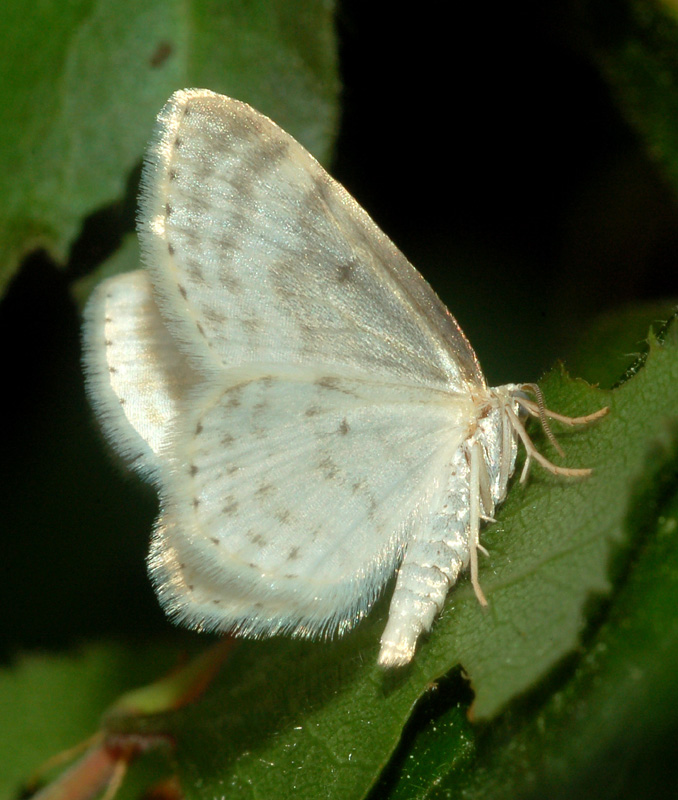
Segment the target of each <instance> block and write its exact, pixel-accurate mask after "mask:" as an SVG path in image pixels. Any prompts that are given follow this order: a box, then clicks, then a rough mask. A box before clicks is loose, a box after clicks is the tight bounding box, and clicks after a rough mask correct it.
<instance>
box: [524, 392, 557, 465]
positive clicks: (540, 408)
mask: <svg viewBox="0 0 678 800" xmlns="http://www.w3.org/2000/svg"><path fill="white" fill-rule="evenodd" d="M521 389H524V390H525V391H530V392H532V394H534V396H535V398H536V400H537V413H536V414H535V412H534V403H532V402H531V401H530V400H527V399H526V398H524V397H520V395H517V396H516V400H517V401H518V403H519V404H520V405H521V406H522V407H523V408H525V409H526V410H527V411H528V412H530V413H531V414H532V415H533V416H538V417H539V421H540V422H541V427H542V428H543V430H544V433H545V434H546V436H547V438H548V440H549V441H550V442H551V444H552V445H553V446H554V447H555V448H556V451H557V453H558V455H559V456H561V457H563V458H564V457H565V451H564V450H563V448H562V447H561V446H560V444H559V442H558V440H557V439H556V437H555V435H554V433H553V431H552V430H551V426H550V425H549V421H548V418H547V417H548V412H547V410H546V405H545V404H544V395H543V394H542V391H541V389H540V388H539V387H538V386H537V384H536V383H524V384H523V385H522V386H521Z"/></svg>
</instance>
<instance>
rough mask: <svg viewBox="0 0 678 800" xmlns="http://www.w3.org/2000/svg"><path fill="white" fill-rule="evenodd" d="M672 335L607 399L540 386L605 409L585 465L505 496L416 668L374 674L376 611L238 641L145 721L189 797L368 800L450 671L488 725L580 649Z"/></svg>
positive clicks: (630, 495) (631, 492) (675, 397)
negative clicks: (293, 633) (169, 746)
mask: <svg viewBox="0 0 678 800" xmlns="http://www.w3.org/2000/svg"><path fill="white" fill-rule="evenodd" d="M672 331H673V332H672V333H670V336H669V338H668V340H667V342H666V343H665V344H663V345H659V344H658V343H652V345H651V350H650V353H649V356H648V360H647V362H646V364H645V366H644V368H643V369H641V370H640V372H639V373H638V374H637V375H636V376H635V377H634V378H633V379H632V380H629V381H628V382H627V383H626V384H624V385H623V386H621V387H620V388H619V389H617V390H615V391H614V392H608V393H603V392H600V391H598V390H594V389H592V388H590V387H588V386H586V385H585V384H584V383H583V382H581V381H572V380H570V379H568V378H567V376H565V375H564V374H563V373H562V372H554V373H552V374H551V375H550V376H549V377H548V379H547V380H546V381H545V382H544V389H545V393H546V397H547V402H548V404H549V406H550V407H553V408H557V409H558V410H559V411H561V412H564V413H571V414H574V413H577V412H585V411H591V410H595V409H597V408H599V407H600V406H601V405H602V404H603V402H604V401H607V402H609V404H610V407H611V412H610V415H609V417H607V418H605V419H603V420H602V421H600V422H599V423H597V424H596V425H595V426H592V427H591V428H590V429H588V430H584V431H578V432H568V433H567V434H566V435H563V436H562V437H561V439H562V444H563V445H564V447H565V448H566V450H567V452H568V464H573V465H588V466H592V467H594V469H595V474H594V475H593V476H592V477H591V478H590V479H588V480H576V481H573V480H569V481H568V480H566V479H563V478H557V477H555V476H552V475H547V474H544V473H543V472H540V471H538V470H537V469H536V468H535V469H534V470H533V472H532V476H531V479H530V482H529V484H528V486H526V487H521V486H514V487H513V489H512V491H511V492H510V496H509V498H508V500H507V502H506V504H505V505H504V507H503V509H502V512H501V514H500V516H499V522H498V524H497V525H496V526H494V527H493V528H492V529H489V530H488V531H487V532H486V533H485V535H484V536H483V541H484V542H485V544H486V545H487V546H488V548H489V549H490V552H491V557H490V560H489V563H486V564H484V565H482V567H481V574H480V577H481V582H482V584H483V587H484V590H485V592H486V594H487V596H488V599H489V602H490V607H489V610H487V611H484V610H483V609H482V608H480V607H479V606H478V603H477V601H476V600H475V598H474V597H473V593H472V591H471V589H470V586H469V585H468V582H467V581H466V580H463V581H462V582H461V583H460V585H459V586H458V587H456V588H455V589H453V591H452V592H451V594H450V597H449V599H448V603H447V606H446V608H445V611H444V613H443V615H442V618H441V619H439V620H438V621H437V622H436V624H435V626H434V629H433V632H432V634H431V636H430V638H429V640H428V641H427V642H424V643H422V645H421V646H420V648H419V651H418V653H417V655H416V656H415V659H414V662H413V664H412V665H411V667H410V668H408V669H406V670H404V671H402V672H399V673H398V672H395V673H387V674H384V673H383V672H382V671H380V670H379V669H378V668H377V667H376V655H377V649H378V637H379V633H380V630H381V628H382V626H383V623H384V619H383V615H384V613H385V605H384V604H382V606H381V608H380V610H379V611H377V612H376V613H375V614H373V615H371V617H370V618H369V619H368V621H367V622H366V623H365V624H363V625H361V626H360V627H359V628H358V630H357V631H355V632H354V633H353V634H351V635H349V636H348V637H346V638H345V639H344V640H343V641H339V642H332V643H319V644H309V643H303V642H293V641H286V640H271V641H265V642H243V643H242V644H241V645H240V646H239V648H238V649H237V651H236V653H235V654H234V656H233V657H232V659H231V661H230V662H229V664H228V665H227V667H226V668H225V670H224V672H223V674H222V675H221V677H220V679H219V681H218V682H217V683H216V684H215V686H214V687H213V688H212V690H211V691H210V692H209V693H208V694H207V695H206V696H205V698H204V699H203V700H202V701H201V702H200V703H198V704H196V705H195V706H192V707H190V708H187V709H186V710H184V711H181V712H178V713H177V714H174V715H171V716H160V717H156V718H154V719H152V720H146V721H145V722H144V726H148V725H150V729H151V730H152V729H157V730H169V731H171V733H172V734H173V735H174V736H175V737H176V740H177V761H178V765H179V772H180V776H181V779H182V784H183V786H184V790H185V791H186V793H187V796H188V797H194V798H204V797H211V796H213V795H214V793H216V792H219V794H220V796H222V795H223V796H224V797H226V798H228V797H248V796H255V795H256V796H259V795H263V796H266V797H272V798H274V797H284V796H286V795H289V794H290V793H292V792H294V793H295V796H300V797H317V796H319V793H321V792H322V796H323V797H327V798H332V797H342V798H358V797H363V796H364V795H365V793H366V792H367V791H368V789H369V788H370V786H372V785H373V784H374V783H375V781H376V780H377V778H378V776H379V774H380V772H381V771H382V769H383V767H384V766H385V764H386V763H387V762H388V760H389V758H390V757H391V755H392V753H393V752H394V749H395V748H396V746H397V744H398V741H399V739H400V736H401V733H402V730H403V728H404V726H405V724H406V722H407V720H408V718H409V716H410V714H411V713H412V709H413V708H414V706H415V705H416V703H417V701H418V699H419V698H421V697H422V696H424V695H425V694H426V692H427V691H428V690H429V689H430V687H431V686H433V685H434V684H435V682H436V680H437V679H439V678H440V677H441V676H443V675H445V674H446V673H448V672H449V671H450V670H451V669H452V668H453V667H454V666H455V665H457V664H459V663H461V665H462V667H463V668H464V670H465V672H466V673H467V674H468V676H469V678H470V680H471V684H472V687H473V689H474V691H475V694H476V699H475V703H474V706H473V709H472V713H473V717H474V719H475V720H480V719H484V720H489V719H490V718H492V717H494V716H496V715H497V714H498V713H499V712H501V711H502V710H503V709H505V708H506V707H507V705H508V704H509V703H510V702H511V701H512V700H515V699H516V698H517V697H519V696H521V695H524V694H525V693H526V692H529V691H531V690H534V688H535V687H536V686H538V685H539V684H540V682H542V681H543V680H544V679H545V678H546V677H547V676H548V675H550V674H552V672H553V670H554V668H555V667H557V666H559V665H562V664H564V663H565V662H564V659H565V658H566V657H567V656H568V655H570V656H571V654H572V653H574V652H576V650H577V649H578V648H579V646H580V644H581V641H582V635H583V634H584V632H585V631H586V629H587V623H588V621H589V614H588V612H590V610H591V608H592V606H591V599H592V598H593V597H599V598H602V597H604V596H606V595H607V593H608V592H609V591H610V589H611V581H610V565H611V558H612V556H613V555H614V556H615V561H614V563H615V569H614V571H613V574H614V576H619V575H620V574H622V573H623V570H624V569H626V568H627V567H628V554H629V550H628V547H629V545H630V544H631V543H632V542H633V541H634V537H635V536H636V535H638V519H637V518H638V514H639V512H642V513H644V511H645V506H644V504H643V503H642V502H641V501H640V500H639V498H642V497H644V496H646V494H647V492H650V491H651V489H652V485H653V480H654V479H655V477H656V476H655V475H654V473H648V470H647V459H648V455H649V454H650V453H652V452H653V448H655V447H656V443H657V442H658V441H661V440H662V437H663V434H664V433H665V431H666V424H667V420H669V419H672V418H675V416H676V409H678V345H677V343H676V338H677V337H676V335H675V329H672ZM664 438H665V437H664ZM671 453H672V456H673V455H675V453H674V452H673V450H671ZM639 502H640V506H639ZM599 602H600V601H599ZM133 726H134V725H133ZM145 729H146V730H148V728H147V727H145ZM465 733H466V732H464V731H461V729H459V728H458V729H457V732H456V734H455V738H454V741H453V742H452V743H451V750H450V752H451V753H452V754H455V753H456V755H452V759H453V760H454V759H459V760H460V762H463V761H464V758H465V757H466V755H467V754H468V741H464V735H465Z"/></svg>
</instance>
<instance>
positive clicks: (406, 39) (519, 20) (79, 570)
mask: <svg viewBox="0 0 678 800" xmlns="http://www.w3.org/2000/svg"><path fill="white" fill-rule="evenodd" d="M368 5H369V6H370V8H369V9H366V6H368ZM469 5H470V7H461V6H457V5H450V6H446V7H445V9H446V10H445V13H444V14H443V13H440V14H436V13H433V12H430V11H429V7H430V6H429V4H426V5H425V6H423V10H422V11H421V12H419V11H418V10H417V9H416V8H408V9H407V10H403V11H395V10H394V9H393V8H390V10H389V11H388V12H387V13H384V14H377V13H375V11H374V8H373V5H372V4H366V3H364V2H360V0H351V1H350V2H344V3H342V4H341V8H340V9H339V12H338V23H339V35H340V41H341V64H342V68H341V71H342V77H343V81H344V84H345V85H344V90H343V122H342V127H341V131H340V136H339V140H338V144H337V156H336V161H335V165H334V168H333V172H334V174H335V175H336V176H337V177H338V178H339V179H340V180H341V181H342V182H343V183H345V184H346V186H347V187H348V188H349V190H350V191H351V192H352V193H353V194H354V195H355V196H356V197H357V199H358V200H359V201H360V202H361V203H362V204H363V205H364V206H365V207H366V208H367V209H368V211H369V212H370V213H371V214H372V215H373V216H374V218H375V219H376V221H377V222H378V223H379V224H380V226H381V227H382V228H384V230H385V231H386V232H387V233H388V234H389V235H390V236H391V238H393V239H394V241H395V242H396V244H398V245H399V246H400V248H401V249H402V250H403V251H404V252H405V253H406V255H407V256H408V257H409V258H410V260H411V261H412V262H413V263H414V264H415V266H417V267H418V268H419V269H420V270H421V271H422V272H423V273H424V275H425V276H426V277H427V278H428V279H429V281H430V282H431V283H432V284H433V286H434V288H435V289H436V290H437V291H438V292H439V294H440V295H441V296H442V298H443V299H444V301H445V302H446V303H447V304H448V305H449V307H450V309H451V310H452V313H453V314H454V315H455V316H456V317H457V319H458V320H459V322H460V324H461V325H462V328H463V329H464V331H465V332H466V334H467V335H468V337H469V339H470V341H471V342H472V344H473V346H474V347H475V348H476V350H477V352H478V355H479V357H480V360H481V363H482V365H483V367H484V369H485V371H486V374H487V376H488V380H489V381H490V383H492V384H499V383H504V382H507V381H527V380H536V379H538V378H539V377H540V375H541V374H542V373H543V371H544V370H545V369H547V368H548V367H549V366H550V365H551V364H552V363H553V362H554V360H555V359H556V358H562V357H564V358H565V360H566V361H567V353H568V351H569V348H570V347H571V345H572V343H573V342H574V341H575V340H576V338H577V337H579V336H581V335H582V332H583V331H585V330H586V326H587V324H588V322H589V320H590V319H591V318H592V317H594V316H595V315H597V314H599V313H601V312H604V311H608V310H611V309H615V308H619V307H621V306H623V305H624V304H626V303H631V302H637V301H646V300H653V299H660V298H667V297H677V296H678V280H677V278H676V269H675V253H676V252H677V247H676V245H677V244H678V242H677V234H676V232H677V231H678V216H677V213H676V205H675V203H674V201H673V197H672V195H671V193H670V191H669V189H668V188H667V186H665V184H664V182H663V179H662V176H661V173H660V171H659V170H658V169H657V168H656V167H655V165H653V164H652V163H651V162H650V161H649V160H648V159H647V157H646V156H645V155H644V150H643V147H642V144H641V143H640V142H639V141H638V140H637V138H636V136H635V134H634V132H633V131H632V130H631V129H630V128H629V127H628V126H627V125H626V123H625V122H624V120H623V119H622V118H621V116H620V114H619V112H618V110H617V107H616V105H615V103H614V102H613V99H612V97H611V94H610V91H609V89H608V87H607V86H606V85H605V84H604V83H603V82H602V80H601V79H600V77H599V74H598V72H597V70H596V69H595V68H594V66H593V65H592V64H591V63H590V62H589V61H588V60H587V58H586V56H585V54H584V53H583V52H582V51H581V50H579V48H578V47H577V45H576V44H575V43H576V41H577V36H576V30H575V31H573V30H571V29H570V28H568V26H567V25H565V24H563V21H562V20H561V19H559V18H558V17H557V15H556V14H555V13H554V12H553V9H544V8H542V7H541V6H537V5H535V7H534V8H531V7H529V6H526V5H520V6H508V5H506V4H500V3H496V4H493V3H490V4H487V3H486V4H469ZM135 180H136V176H131V177H130V193H129V197H128V198H127V200H126V202H124V203H121V204H120V205H119V206H116V207H115V208H111V209H105V210H103V211H102V212H101V213H99V214H97V215H95V216H94V217H93V218H92V219H91V220H89V221H88V223H87V224H86V225H85V228H84V231H83V234H82V237H81V239H80V240H79V242H78V243H77V244H76V246H75V248H74V251H73V257H72V261H71V264H70V266H69V269H67V270H66V271H63V270H58V269H56V268H55V267H54V266H53V265H52V264H51V263H50V262H49V260H48V259H46V258H45V257H44V256H42V255H40V254H37V255H35V256H33V257H31V258H30V259H29V260H28V261H27V263H26V264H25V266H24V269H23V271H22V273H21V275H20V276H19V277H18V278H17V279H16V280H15V282H14V284H13V286H12V287H11V290H10V292H9V294H8V295H7V297H6V299H5V300H4V301H3V302H2V305H1V306H0V336H1V338H0V340H1V341H3V342H7V343H9V346H8V348H7V349H6V351H5V353H4V355H3V362H4V363H3V368H4V369H3V373H4V375H5V378H6V382H5V388H4V391H3V395H4V398H3V399H4V403H5V406H6V410H5V414H4V415H3V420H4V426H3V427H4V430H3V445H2V449H3V455H4V457H3V459H2V462H3V467H2V470H3V473H4V474H3V475H2V481H0V514H1V521H0V525H1V526H2V529H3V534H4V535H3V548H4V553H3V555H2V562H3V564H4V565H5V566H4V568H3V580H2V581H0V608H2V609H3V614H2V616H1V618H0V643H2V645H0V646H2V647H3V648H4V650H3V651H2V652H3V654H4V655H5V656H11V655H12V654H13V653H15V652H16V651H17V649H18V648H24V647H36V646H42V647H61V646H65V645H69V644H73V643H76V642H78V641H81V640H84V639H87V638H91V637H102V636H118V635H119V636H124V637H129V635H130V632H131V633H132V634H133V635H136V636H138V637H140V638H145V637H147V636H148V635H150V634H151V633H154V632H158V631H166V630H168V629H169V625H168V623H167V622H166V621H165V619H164V617H163V615H162V614H161V612H160V611H159V609H158V607H157V603H156V601H155V598H154V596H153V593H152V590H151V587H150V584H149V582H148V580H147V578H146V576H145V568H144V557H145V552H146V548H147V542H148V537H149V533H150V529H151V525H152V519H153V516H154V513H155V499H154V496H153V493H152V492H151V491H150V490H147V489H146V488H145V487H143V486H141V485H140V484H139V483H138V481H137V480H136V479H135V478H134V477H131V476H127V475H125V474H124V473H123V471H122V470H121V469H118V467H117V465H116V464H115V463H114V461H113V459H112V458H111V457H110V455H109V454H108V453H107V451H106V448H105V447H104V445H103V443H102V442H101V440H100V438H99V435H98V432H97V430H96V426H95V424H94V422H93V420H92V418H91V415H90V413H89V409H88V407H87V404H86V400H85V397H84V392H83V386H82V376H81V371H80V365H79V326H80V321H79V316H78V312H77V310H76V309H75V307H74V305H73V304H72V302H71V298H70V294H69V286H70V282H71V281H72V280H73V279H74V278H75V277H77V276H79V275H82V274H83V273H86V272H87V270H88V269H90V268H91V267H93V266H94V265H95V264H96V263H98V261H99V260H101V259H102V258H103V257H105V256H106V255H107V254H108V253H109V252H112V251H113V250H114V249H115V247H116V245H117V243H118V241H119V238H120V235H121V234H122V232H123V231H124V230H125V229H131V228H132V226H133V215H134V205H135V200H134V198H135V195H136V185H135Z"/></svg>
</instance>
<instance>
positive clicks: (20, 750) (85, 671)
mask: <svg viewBox="0 0 678 800" xmlns="http://www.w3.org/2000/svg"><path fill="white" fill-rule="evenodd" d="M175 659H176V654H175V648H170V647H169V646H161V645H157V644H156V645H153V646H150V647H139V646H137V647H131V646H127V647H124V646H122V645H112V644H107V645H103V644H100V645H90V646H88V647H87V648H84V649H83V650H81V651H80V652H77V653H73V654H68V655H59V656H54V655H47V654H43V655H30V656H22V657H20V658H19V659H17V661H16V662H15V663H14V664H13V665H11V666H10V667H7V668H5V669H3V670H2V671H0V720H2V724H1V725H0V798H2V800H10V798H16V797H18V796H19V795H20V792H21V790H22V789H23V788H24V787H25V785H26V781H27V779H28V778H29V776H31V775H32V774H34V773H35V772H36V770H38V769H39V768H40V767H41V766H42V765H43V764H44V763H45V762H46V761H47V760H48V759H50V758H52V757H53V756H55V755H57V754H59V753H62V752H63V751H66V750H69V749H70V748H73V747H75V746H76V745H78V744H79V743H81V742H83V741H84V740H86V739H88V738H89V737H91V736H92V734H94V733H95V732H96V731H97V729H98V728H99V724H100V718H101V714H102V712H103V711H104V709H105V708H106V707H107V706H109V705H110V704H111V703H112V701H113V700H115V699H116V697H117V696H118V695H119V694H120V692H121V691H124V690H125V689H128V688H130V686H134V685H137V684H143V683H147V682H148V681H149V680H152V679H153V678H155V677H157V674H158V672H161V671H163V670H166V669H167V668H168V667H170V666H171V665H172V664H173V663H174V660H175ZM52 772H53V771H50V773H49V774H48V775H45V776H42V777H43V778H44V779H47V778H48V777H49V775H51V774H52ZM169 773H170V768H169V765H168V763H167V760H166V758H165V759H158V760H153V762H152V763H150V764H145V765H143V766H142V767H138V768H136V769H135V771H134V774H133V776H132V778H131V780H130V779H128V780H126V782H125V784H126V785H125V791H124V793H123V794H122V795H121V796H120V800H125V798H127V797H134V796H135V794H133V791H134V790H135V789H136V790H137V792H138V791H139V790H140V788H141V787H143V786H144V785H146V786H148V785H149V784H150V783H151V782H152V781H154V780H158V778H160V777H164V776H166V775H167V774H169Z"/></svg>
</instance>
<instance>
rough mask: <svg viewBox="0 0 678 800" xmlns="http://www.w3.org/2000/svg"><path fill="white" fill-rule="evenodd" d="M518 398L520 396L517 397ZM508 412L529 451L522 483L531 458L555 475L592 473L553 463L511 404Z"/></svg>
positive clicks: (575, 475)
mask: <svg viewBox="0 0 678 800" xmlns="http://www.w3.org/2000/svg"><path fill="white" fill-rule="evenodd" d="M516 399H518V398H516ZM505 408H506V413H507V414H508V418H509V419H510V420H511V425H513V429H514V430H515V432H516V433H517V434H518V436H519V437H520V439H521V441H522V443H523V445H524V446H525V451H526V452H527V458H526V459H525V466H524V467H523V473H522V475H521V476H520V480H521V483H522V482H524V480H525V478H526V477H527V469H526V468H529V463H530V459H531V458H533V459H534V460H535V461H536V462H537V463H539V464H541V465H542V467H544V469H546V470H548V471H549V472H552V473H553V474H554V475H567V476H568V477H571V478H576V477H580V476H584V475H590V474H591V472H592V470H590V469H574V468H572V467H559V466H557V465H556V464H553V463H552V462H551V461H549V460H548V459H547V458H545V457H544V456H543V455H542V454H541V453H540V452H539V450H537V448H536V447H535V445H534V442H533V441H532V439H530V436H529V434H528V433H527V431H526V430H525V426H524V425H523V423H522V422H521V421H520V419H518V415H517V414H516V412H515V411H514V410H513V409H512V408H511V406H510V405H506V406H505Z"/></svg>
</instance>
